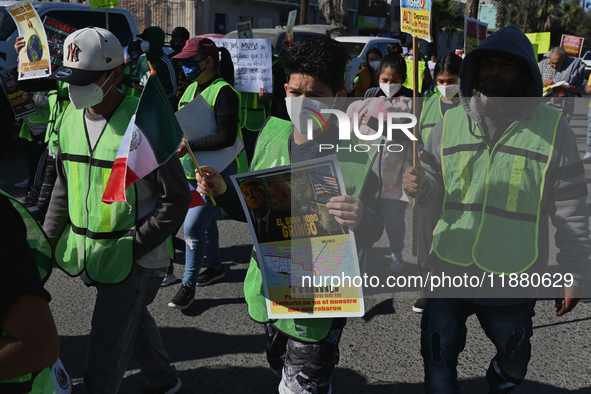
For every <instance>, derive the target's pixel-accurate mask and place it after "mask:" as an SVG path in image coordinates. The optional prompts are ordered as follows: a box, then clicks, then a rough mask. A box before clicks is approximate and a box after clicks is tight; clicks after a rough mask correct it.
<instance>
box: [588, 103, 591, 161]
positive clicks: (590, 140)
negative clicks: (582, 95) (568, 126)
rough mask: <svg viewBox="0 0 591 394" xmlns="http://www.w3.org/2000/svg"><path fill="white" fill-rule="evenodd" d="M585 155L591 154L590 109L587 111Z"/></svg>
mask: <svg viewBox="0 0 591 394" xmlns="http://www.w3.org/2000/svg"><path fill="white" fill-rule="evenodd" d="M587 153H591V108H589V111H587Z"/></svg>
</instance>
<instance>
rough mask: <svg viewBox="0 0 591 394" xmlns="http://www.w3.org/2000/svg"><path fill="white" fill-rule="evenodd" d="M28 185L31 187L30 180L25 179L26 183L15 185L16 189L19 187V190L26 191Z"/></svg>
mask: <svg viewBox="0 0 591 394" xmlns="http://www.w3.org/2000/svg"><path fill="white" fill-rule="evenodd" d="M28 185H29V178H27V179H25V180H24V181H22V182H19V183H15V184H14V187H17V188H19V189H24V188H26V187H27V186H28Z"/></svg>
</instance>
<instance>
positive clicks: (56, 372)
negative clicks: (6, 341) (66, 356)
mask: <svg viewBox="0 0 591 394" xmlns="http://www.w3.org/2000/svg"><path fill="white" fill-rule="evenodd" d="M4 335H5V334H2V335H1V336H4ZM58 364H61V363H56V364H54V365H53V366H51V367H47V368H44V369H42V370H41V371H40V372H39V373H34V374H33V373H28V374H26V375H22V376H17V377H16V378H13V379H8V380H4V381H2V382H0V393H18V394H25V393H26V394H56V393H58V392H59V393H63V392H64V390H68V391H67V392H71V390H72V386H71V383H70V381H69V380H68V378H67V376H66V374H65V372H64V371H63V370H62V369H61V366H58Z"/></svg>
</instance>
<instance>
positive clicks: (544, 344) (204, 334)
mask: <svg viewBox="0 0 591 394" xmlns="http://www.w3.org/2000/svg"><path fill="white" fill-rule="evenodd" d="M588 102H589V100H588V97H587V98H585V99H584V100H581V101H580V102H579V103H578V106H577V108H578V109H579V110H580V111H579V112H580V113H581V115H580V116H576V117H575V118H574V120H573V122H572V124H571V125H572V126H573V129H574V131H575V133H576V135H577V139H578V143H579V148H580V152H581V155H583V154H584V150H585V149H584V148H585V136H586V122H587V119H586V113H587V111H586V107H587V105H588ZM583 115H584V116H583ZM585 170H586V176H587V182H588V183H589V182H591V165H585ZM25 177H26V158H25V154H24V145H23V144H22V143H21V142H20V141H18V140H16V139H15V140H14V142H13V145H12V147H11V149H10V150H9V152H8V153H7V154H6V155H5V156H4V157H3V158H1V159H0V188H2V189H4V190H6V191H8V192H9V193H12V194H13V195H18V193H19V190H18V189H16V188H14V186H13V185H14V183H16V182H20V181H21V180H23V179H24V178H25ZM588 201H591V200H589V199H588ZM406 224H407V229H408V230H409V229H410V228H411V226H412V223H411V212H410V209H409V210H407V215H406ZM219 229H220V244H221V247H222V258H223V260H224V266H225V268H226V273H227V276H226V278H225V280H224V281H223V282H221V283H219V284H216V285H213V286H208V287H205V288H200V289H198V291H197V295H196V298H197V300H196V302H195V303H194V304H193V305H192V306H191V308H189V309H188V310H186V311H184V312H180V311H178V310H176V309H172V308H169V307H168V306H167V304H168V302H169V301H170V299H171V297H172V296H173V295H174V294H175V292H176V291H177V289H178V285H175V286H171V287H168V288H163V289H161V291H160V292H159V294H158V296H157V298H156V300H155V302H154V303H153V304H152V305H151V307H150V311H151V312H152V314H153V315H154V317H155V319H156V321H157V323H158V325H159V327H160V328H161V333H162V337H163V340H164V343H165V345H166V348H167V350H168V353H169V356H170V359H171V361H172V362H173V363H174V365H175V366H176V368H177V369H178V370H179V371H180V377H181V379H182V381H183V388H182V389H181V391H180V393H184V394H186V393H274V392H277V385H278V381H277V380H276V379H275V377H274V375H273V374H272V373H271V372H270V370H269V369H268V368H267V363H266V358H265V354H264V350H265V337H264V335H263V330H262V327H261V326H260V325H259V324H257V323H255V322H253V321H252V320H251V319H250V318H249V317H248V314H247V310H246V303H245V301H244V296H243V292H242V281H243V279H244V277H245V274H246V269H247V266H248V258H249V256H250V250H251V242H252V240H251V237H250V233H249V231H248V227H247V226H246V225H245V224H243V223H236V222H232V221H220V222H219ZM181 235H182V234H181ZM550 239H551V245H550V251H551V261H554V260H555V255H556V248H555V247H554V245H553V237H552V236H551V238H550ZM410 245H411V238H410V231H407V248H406V249H405V251H404V258H405V260H406V261H407V264H406V267H405V271H404V272H405V273H408V274H414V273H415V272H416V259H415V258H414V257H413V256H412V254H411V253H410V248H409V246H410ZM177 261H178V262H180V263H179V264H176V265H175V272H176V274H177V276H182V272H183V265H182V262H183V261H184V259H183V256H182V254H179V255H178V258H177ZM388 264H389V258H388V250H387V240H386V238H385V236H384V237H382V239H381V240H380V241H379V242H378V243H377V244H376V247H375V248H374V250H373V251H372V254H371V256H370V259H369V269H382V268H383V267H387V266H388ZM555 269H556V267H550V270H555ZM47 289H48V290H49V291H50V292H51V294H52V297H53V301H52V302H51V309H52V311H53V315H54V318H55V321H56V324H57V327H58V331H59V334H60V336H61V359H62V361H63V363H64V365H65V367H66V369H67V370H68V372H69V373H70V375H71V377H72V378H73V380H74V383H75V387H76V392H77V393H78V394H81V393H82V394H83V393H86V391H85V390H84V387H83V384H82V368H83V364H84V360H85V356H86V354H85V353H86V342H87V339H88V333H89V331H90V320H91V315H92V309H93V303H94V299H95V291H94V290H93V289H92V288H86V287H85V286H84V285H83V283H82V281H81V280H80V279H77V278H69V277H68V276H67V275H65V274H64V273H62V272H61V271H59V270H54V273H53V275H52V277H51V278H50V280H49V282H48V284H47ZM416 297H417V293H394V294H381V295H378V296H374V297H369V298H366V314H365V316H364V317H363V318H355V319H349V322H348V324H347V327H346V328H345V330H344V334H343V337H342V340H341V346H340V348H341V359H340V363H339V366H338V368H337V369H336V370H335V372H334V378H333V379H334V380H333V392H334V393H377V394H379V393H388V394H389V393H401V394H402V393H409V394H410V393H412V394H414V393H423V392H424V389H423V383H422V382H423V363H422V359H421V355H420V344H419V338H420V327H419V322H420V315H419V314H416V313H414V312H412V310H411V307H412V304H413V303H414V301H415V299H416ZM467 327H468V339H467V343H466V348H465V350H464V352H463V353H462V354H461V356H460V359H459V365H458V376H459V379H460V388H461V390H462V392H464V393H486V392H487V390H488V388H487V387H488V386H487V383H486V380H485V378H484V376H485V372H486V369H487V368H488V363H489V362H490V359H491V358H492V357H493V356H494V353H495V349H494V347H493V345H492V344H491V343H490V341H489V340H488V339H487V338H486V336H485V335H484V333H483V331H482V330H481V329H480V326H479V324H478V321H477V320H476V318H475V317H474V316H472V317H470V318H469V319H468V323H467ZM590 332H591V302H590V300H584V301H583V302H581V303H580V304H579V305H578V306H577V308H576V309H575V310H574V311H573V312H572V313H570V314H568V315H567V316H564V317H561V318H557V317H556V316H555V312H554V306H553V301H539V302H538V304H537V306H536V316H535V318H534V336H533V338H532V346H533V354H532V359H531V362H530V364H529V371H528V374H527V377H526V380H525V382H524V383H523V384H522V385H521V386H520V387H518V388H517V389H516V390H515V391H514V392H515V393H516V394H524V393H535V394H543V393H553V394H554V393H556V394H562V393H564V394H566V393H580V394H583V393H591V337H590ZM142 387H143V379H142V376H141V374H140V372H139V370H138V369H137V365H136V364H135V362H133V361H132V362H131V363H130V365H129V366H128V370H127V373H126V375H125V379H124V381H123V384H122V387H121V390H120V393H140V392H141V389H142Z"/></svg>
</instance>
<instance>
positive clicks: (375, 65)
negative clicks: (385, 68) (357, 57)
mask: <svg viewBox="0 0 591 394" xmlns="http://www.w3.org/2000/svg"><path fill="white" fill-rule="evenodd" d="M369 66H370V67H371V68H373V69H374V70H377V69H378V67H379V66H380V61H379V60H376V61H373V62H369Z"/></svg>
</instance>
